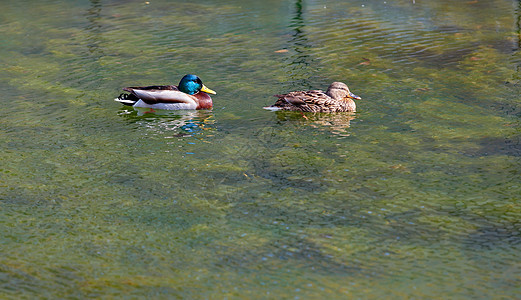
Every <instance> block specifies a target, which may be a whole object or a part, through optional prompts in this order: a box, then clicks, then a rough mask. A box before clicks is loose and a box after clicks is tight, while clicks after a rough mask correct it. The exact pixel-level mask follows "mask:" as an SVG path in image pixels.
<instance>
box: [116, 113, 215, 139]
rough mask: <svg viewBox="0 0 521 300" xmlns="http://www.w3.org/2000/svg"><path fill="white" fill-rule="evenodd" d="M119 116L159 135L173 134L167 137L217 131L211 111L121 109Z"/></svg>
mask: <svg viewBox="0 0 521 300" xmlns="http://www.w3.org/2000/svg"><path fill="white" fill-rule="evenodd" d="M119 115H121V116H125V117H126V118H127V120H129V122H131V123H134V124H137V125H139V126H138V127H139V128H143V127H145V128H148V129H149V130H151V131H153V132H154V133H157V134H167V133H170V134H173V135H169V136H167V137H187V136H193V135H197V134H202V133H203V132H208V131H214V130H215V119H214V117H213V113H212V112H211V111H204V110H155V111H153V113H151V111H150V110H149V109H139V108H132V109H121V110H120V111H119Z"/></svg>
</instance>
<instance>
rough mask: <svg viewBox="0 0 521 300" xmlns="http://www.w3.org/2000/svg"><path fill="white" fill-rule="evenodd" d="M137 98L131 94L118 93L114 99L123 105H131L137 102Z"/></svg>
mask: <svg viewBox="0 0 521 300" xmlns="http://www.w3.org/2000/svg"><path fill="white" fill-rule="evenodd" d="M138 100H139V99H138V98H137V97H136V96H134V95H132V94H125V93H122V94H120V95H119V96H118V97H117V98H116V99H114V101H116V102H119V103H121V104H124V105H128V106H132V105H134V104H136V102H138Z"/></svg>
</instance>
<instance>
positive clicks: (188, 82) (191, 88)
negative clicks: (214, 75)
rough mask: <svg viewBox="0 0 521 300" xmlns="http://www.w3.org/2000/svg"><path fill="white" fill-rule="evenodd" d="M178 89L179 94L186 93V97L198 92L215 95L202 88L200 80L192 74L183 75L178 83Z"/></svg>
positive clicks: (204, 87) (209, 90)
mask: <svg viewBox="0 0 521 300" xmlns="http://www.w3.org/2000/svg"><path fill="white" fill-rule="evenodd" d="M178 88H179V90H180V91H181V92H183V93H186V94H188V95H193V94H197V93H199V92H205V93H208V94H215V92H214V91H212V90H211V89H209V88H207V87H206V86H204V84H203V82H202V81H201V78H199V77H197V76H196V75H192V74H187V75H185V76H184V77H183V78H182V79H181V81H180V82H179V86H178Z"/></svg>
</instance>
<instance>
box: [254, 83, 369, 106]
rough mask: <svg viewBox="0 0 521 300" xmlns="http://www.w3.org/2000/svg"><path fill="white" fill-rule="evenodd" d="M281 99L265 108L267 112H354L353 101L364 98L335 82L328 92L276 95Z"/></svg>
mask: <svg viewBox="0 0 521 300" xmlns="http://www.w3.org/2000/svg"><path fill="white" fill-rule="evenodd" d="M274 96H275V97H277V98H279V99H278V100H277V102H275V104H273V105H272V106H267V107H264V109H267V110H274V111H276V110H293V111H304V112H341V111H348V112H354V111H355V110H356V104H355V101H353V99H356V100H360V99H362V98H360V97H358V96H357V95H355V94H353V93H351V91H349V88H348V87H347V85H346V84H345V83H342V82H333V83H332V84H331V85H330V86H329V88H328V89H327V92H325V93H324V92H323V91H319V90H313V91H298V92H291V93H288V94H283V95H274Z"/></svg>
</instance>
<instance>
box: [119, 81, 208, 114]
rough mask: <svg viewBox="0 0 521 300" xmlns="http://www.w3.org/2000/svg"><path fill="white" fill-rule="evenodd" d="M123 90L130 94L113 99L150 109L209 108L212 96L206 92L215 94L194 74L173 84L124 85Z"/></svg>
mask: <svg viewBox="0 0 521 300" xmlns="http://www.w3.org/2000/svg"><path fill="white" fill-rule="evenodd" d="M123 90H124V91H127V92H130V94H125V93H123V94H121V95H119V97H118V98H116V99H114V100H115V101H117V102H119V103H122V104H125V105H130V106H133V107H144V108H152V109H169V110H179V109H210V108H212V105H213V104H212V98H211V97H210V95H208V94H215V92H214V91H212V90H211V89H209V88H207V87H206V86H205V85H204V84H203V82H202V81H201V79H200V78H199V77H197V76H196V75H191V74H188V75H185V76H184V77H183V78H182V79H181V81H180V82H179V86H175V85H157V86H145V87H126V88H123Z"/></svg>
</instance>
